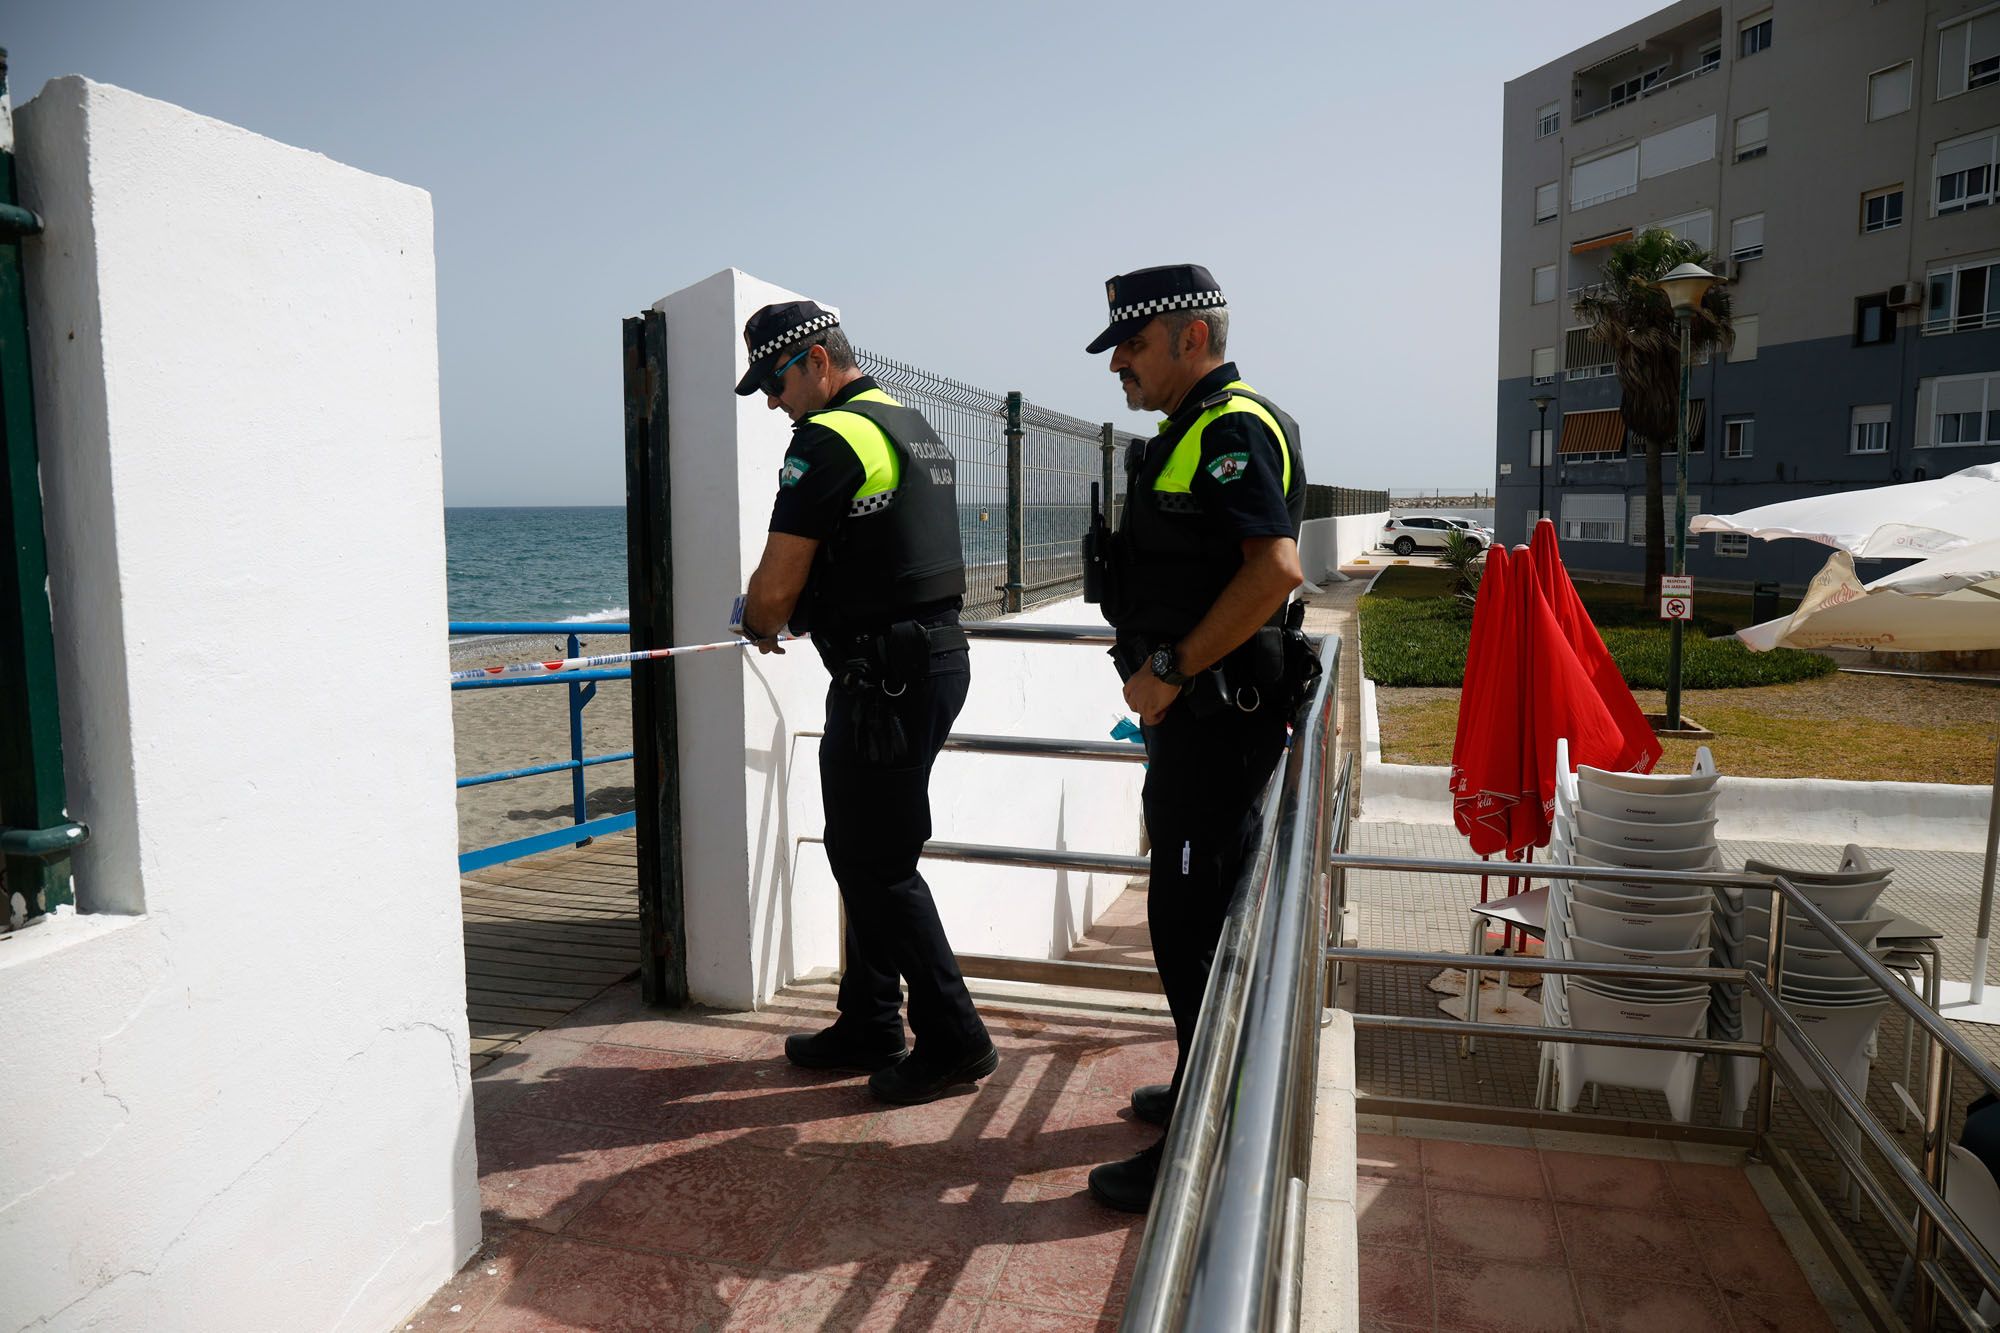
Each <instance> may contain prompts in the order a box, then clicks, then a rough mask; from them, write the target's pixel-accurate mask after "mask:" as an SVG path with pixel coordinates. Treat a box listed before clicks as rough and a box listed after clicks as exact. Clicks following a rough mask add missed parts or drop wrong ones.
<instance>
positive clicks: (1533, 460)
mask: <svg viewBox="0 0 2000 1333" xmlns="http://www.w3.org/2000/svg"><path fill="white" fill-rule="evenodd" d="M1554 434H1555V432H1554V431H1547V430H1531V431H1529V432H1528V466H1529V467H1547V466H1548V465H1549V463H1550V461H1551V460H1550V455H1549V439H1550V437H1551V436H1553V435H1554ZM1534 526H1535V525H1534V524H1533V523H1532V522H1530V523H1529V524H1528V527H1529V528H1530V529H1532V528H1533V527H1534Z"/></svg>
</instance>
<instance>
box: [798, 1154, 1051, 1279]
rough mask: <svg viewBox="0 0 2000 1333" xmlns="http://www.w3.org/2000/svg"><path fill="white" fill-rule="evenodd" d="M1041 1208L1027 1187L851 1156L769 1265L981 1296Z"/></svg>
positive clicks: (822, 1190)
mask: <svg viewBox="0 0 2000 1333" xmlns="http://www.w3.org/2000/svg"><path fill="white" fill-rule="evenodd" d="M1037 1206H1039V1205H1038V1204H1037V1202H1036V1198H1035V1192H1034V1191H1033V1190H1032V1189H1031V1188H1028V1187H1023V1186H1014V1187H1012V1188H1010V1187H1009V1186H1008V1185H1007V1184H1006V1183H1005V1182H1000V1181H990V1180H982V1181H978V1182H976V1183H970V1184H942V1183H939V1182H937V1181H933V1180H931V1179H929V1178H927V1177H925V1176H923V1175H921V1174H919V1173H917V1172H913V1171H901V1170H898V1169H896V1168H894V1167H890V1166H884V1165H881V1164H879V1163H875V1162H864V1161H859V1160H854V1159H848V1160H846V1161H842V1162H839V1163H837V1164H836V1168H835V1171H834V1174H833V1176H832V1178H831V1179H829V1180H828V1181H827V1182H826V1183H825V1184H823V1185H821V1186H820V1189H819V1193H818V1194H817V1195H815V1196H814V1198H813V1200H812V1205H811V1207H810V1208H808V1209H807V1210H806V1213H805V1215H804V1216H803V1217H802V1218H801V1219H800V1221H799V1225H798V1226H797V1227H795V1228H793V1230H792V1234H791V1235H790V1236H789V1237H788V1238H786V1240H785V1241H784V1242H783V1243H782V1244H781V1245H780V1246H779V1247H778V1252H777V1253H776V1254H775V1255H773V1256H772V1257H771V1259H770V1260H769V1262H768V1265H767V1266H768V1267H770V1268H773V1269H777V1270H780V1271H784V1272H801V1273H802V1272H811V1273H820V1274H824V1275H826V1276H831V1277H844V1278H850V1279H854V1280H858V1281H862V1282H869V1283H876V1284H880V1285H884V1286H895V1287H919V1288H922V1289H924V1290H927V1291H933V1292H937V1293H940V1294H946V1295H953V1296H959V1297H964V1298H968V1299H984V1298H985V1297H986V1296H987V1295H988V1293H990V1292H991V1291H992V1289H993V1284H994V1283H995V1281H996V1280H998V1278H999V1276H1000V1269H1001V1267H1002V1266H1003V1265H1004V1264H1005V1263H1006V1259H1007V1249H1008V1247H1009V1246H1011V1245H1012V1244H1013V1243H1014V1241H1015V1239H1016V1238H1017V1237H1018V1236H1019V1235H1020V1234H1021V1233H1022V1231H1023V1230H1024V1229H1025V1227H1026V1225H1027V1221H1028V1218H1027V1214H1028V1212H1029V1211H1031V1210H1032V1209H1033V1208H1035V1207H1037Z"/></svg>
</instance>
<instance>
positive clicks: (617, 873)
mask: <svg viewBox="0 0 2000 1333" xmlns="http://www.w3.org/2000/svg"><path fill="white" fill-rule="evenodd" d="M637 846H638V843H637V841H636V839H635V837H634V835H633V834H632V833H630V832H625V833H615V834H612V835H611V836H610V837H605V838H599V839H598V840H597V841H596V842H594V843H592V844H591V845H590V846H588V847H580V848H569V849H565V850H563V851H560V852H549V853H546V854H544V855H541V856H536V857H530V858H529V859H527V860H525V861H514V862H510V863H509V864H506V865H498V866H489V867H487V868H486V869H484V870H475V871H473V872H472V873H471V874H469V875H464V876H461V877H460V878H459V881H458V886H459V901H460V904H461V907H462V910H463V912H464V917H465V1002H466V1015H467V1017H468V1018H469V1019H470V1020H471V1025H472V1068H473V1069H475V1070H477V1069H479V1068H480V1067H481V1066H483V1065H485V1064H487V1063H488V1062H489V1061H491V1060H492V1059H493V1058H494V1057H495V1056H498V1055H501V1054H503V1053H504V1052H506V1051H509V1050H512V1049H513V1048H514V1047H515V1046H516V1045H518V1044H520V1042H521V1040H522V1039H523V1038H525V1037H527V1036H528V1035H529V1034H530V1033H533V1032H539V1031H540V1030H542V1029H543V1028H546V1027H549V1026H551V1025H552V1024H554V1023H555V1022H556V1021H557V1020H558V1019H560V1018H562V1017H563V1015H565V1014H567V1013H569V1012H570V1011H571V1010H573V1009H576V1008H578V1007H579V1006H581V1005H582V1004H584V1003H585V1002H586V1001H588V1000H590V999H591V998H593V997H594V996H596V995H597V994H599V993H600V992H601V991H603V990H604V989H605V987H607V986H610V985H611V984H613V983H614V982H618V981H622V980H623V979H625V978H626V977H629V976H631V975H632V974H633V973H634V972H635V971H637V970H638V967H639V897H638V889H637V873H636V870H635V867H634V857H635V854H636V849H637Z"/></svg>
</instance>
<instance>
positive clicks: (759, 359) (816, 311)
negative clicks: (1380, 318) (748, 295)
mask: <svg viewBox="0 0 2000 1333" xmlns="http://www.w3.org/2000/svg"><path fill="white" fill-rule="evenodd" d="M839 326H840V316H838V315H836V314H834V313H833V312H832V311H831V310H825V309H822V308H821V307H820V305H819V303H818V302H816V301H779V302H777V303H776V304H775V305H767V306H765V307H764V308H763V309H761V310H759V311H758V312H757V313H756V314H754V315H752V316H750V318H749V320H748V321H747V322H745V324H744V325H743V345H744V346H745V347H748V348H749V349H750V369H749V370H747V371H745V372H744V375H743V378H742V379H740V380H738V381H736V392H737V393H738V394H739V395H740V396H742V397H745V398H748V397H749V396H750V395H751V394H753V393H755V392H757V385H758V383H759V382H760V381H762V380H763V378H764V377H765V376H766V375H768V374H770V373H771V372H772V371H773V370H776V369H777V368H778V363H779V361H780V360H781V359H783V358H785V357H787V356H789V355H790V354H791V353H790V351H789V350H788V349H790V348H792V347H794V346H796V345H797V344H799V343H802V342H804V341H805V340H806V339H808V338H811V337H813V336H814V335H815V334H820V333H824V332H826V331H827V330H828V329H832V328H838V327H839Z"/></svg>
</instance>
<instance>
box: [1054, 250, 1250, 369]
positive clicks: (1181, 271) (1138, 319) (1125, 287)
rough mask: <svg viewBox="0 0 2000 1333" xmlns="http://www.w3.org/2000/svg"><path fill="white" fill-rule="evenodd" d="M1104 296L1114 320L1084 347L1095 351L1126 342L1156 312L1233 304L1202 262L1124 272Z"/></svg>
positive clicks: (1107, 284)
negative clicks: (1223, 293)
mask: <svg viewBox="0 0 2000 1333" xmlns="http://www.w3.org/2000/svg"><path fill="white" fill-rule="evenodd" d="M1104 299H1105V302H1106V304H1108V305H1109V306H1110V307H1111V323H1110V324H1108V325H1107V326H1106V327H1105V330H1104V332H1102V333H1100V334H1098V335H1097V337H1096V338H1095V339H1093V340H1092V341H1091V344H1090V346H1088V347H1086V348H1084V349H1083V350H1084V351H1086V352H1091V353H1093V354H1094V353H1097V352H1101V351H1103V350H1104V349H1106V348H1107V347H1116V346H1117V345H1118V344H1119V343H1122V342H1124V341H1125V340H1126V339H1127V338H1129V337H1131V336H1132V335H1133V334H1135V333H1137V332H1138V331H1139V330H1140V329H1143V328H1145V327H1146V325H1148V324H1150V323H1151V322H1152V321H1153V317H1154V316H1155V315H1163V314H1165V313H1167V312H1168V311H1169V310H1192V309H1196V308H1200V307H1208V306H1226V305H1228V304H1229V302H1228V301H1226V300H1224V299H1223V297H1222V284H1220V283H1218V282H1217V281H1216V280H1215V275H1214V274H1213V273H1210V272H1209V271H1208V270H1207V269H1205V268H1203V267H1202V266H1201V265H1199V264H1164V265H1161V266H1160V267H1159V268H1142V269H1135V270H1133V271H1132V272H1130V273H1120V274H1119V275H1118V276H1117V277H1115V278H1112V279H1111V280H1110V281H1109V282H1106V283H1105V284H1104Z"/></svg>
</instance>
